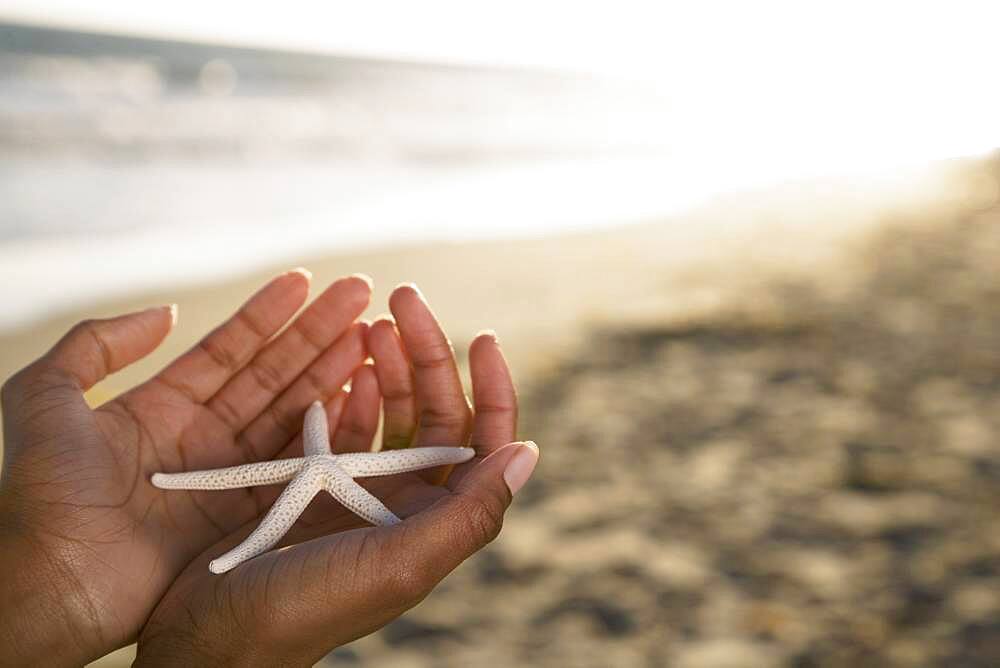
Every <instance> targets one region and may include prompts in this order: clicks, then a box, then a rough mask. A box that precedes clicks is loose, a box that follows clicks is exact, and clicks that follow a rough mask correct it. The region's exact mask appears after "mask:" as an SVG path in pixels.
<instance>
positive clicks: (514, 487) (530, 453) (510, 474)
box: [503, 441, 538, 494]
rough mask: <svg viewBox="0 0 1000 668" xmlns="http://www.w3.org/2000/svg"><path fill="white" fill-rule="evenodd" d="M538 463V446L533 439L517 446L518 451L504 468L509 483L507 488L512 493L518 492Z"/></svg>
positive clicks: (506, 480)
mask: <svg viewBox="0 0 1000 668" xmlns="http://www.w3.org/2000/svg"><path fill="white" fill-rule="evenodd" d="M537 463H538V446H537V445H535V443H534V442H533V441H525V442H524V443H521V444H520V445H519V446H517V452H515V453H514V456H513V457H511V458H510V461H508V462H507V468H505V469H504V470H503V481H504V482H505V483H507V489H509V490H510V493H511V494H517V492H518V490H519V489H521V488H522V487H524V483H526V482H528V478H530V477H531V473H532V471H534V470H535V465H536V464H537Z"/></svg>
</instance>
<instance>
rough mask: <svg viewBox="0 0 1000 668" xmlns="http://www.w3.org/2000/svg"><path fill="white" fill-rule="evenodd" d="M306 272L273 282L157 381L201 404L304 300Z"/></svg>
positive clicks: (238, 368) (307, 275)
mask: <svg viewBox="0 0 1000 668" xmlns="http://www.w3.org/2000/svg"><path fill="white" fill-rule="evenodd" d="M310 276H311V274H310V273H309V272H308V271H306V270H305V269H295V270H293V271H289V272H286V273H284V274H282V275H281V276H277V277H276V278H274V279H272V280H271V281H270V282H269V283H268V284H267V285H265V286H264V287H263V288H261V289H260V290H258V291H257V293H256V294H254V296H252V297H251V298H250V299H248V300H247V301H246V303H244V304H243V306H241V307H240V309H239V310H238V311H237V312H236V314H235V315H234V316H233V317H232V318H230V319H229V320H227V321H226V322H224V323H223V324H222V325H220V326H219V327H217V328H216V329H214V330H213V331H212V332H211V333H209V334H208V336H206V337H205V338H203V339H202V340H201V341H199V342H198V343H197V344H196V345H195V347H194V348H192V349H191V350H189V351H188V352H186V353H184V354H183V355H181V356H180V357H178V358H177V359H176V360H174V361H173V362H172V363H171V364H170V365H169V366H167V367H166V368H165V369H163V371H161V372H160V373H159V374H158V375H157V376H156V378H157V380H159V381H161V382H163V383H165V384H166V385H169V386H170V387H173V388H176V389H178V390H179V391H181V392H183V393H184V394H185V395H186V396H187V397H189V398H190V399H191V400H192V401H193V402H195V403H203V402H204V401H206V400H207V399H208V398H209V397H211V396H212V395H213V394H215V393H216V392H218V391H219V388H221V387H222V386H223V385H224V384H225V383H226V381H228V380H229V379H230V378H232V377H233V376H234V375H235V374H236V373H237V372H238V371H239V370H240V369H242V368H243V367H244V366H245V365H246V363H247V362H249V361H250V359H251V358H252V357H253V355H254V353H256V352H257V351H258V350H259V349H260V348H261V346H263V345H264V344H265V343H267V341H268V339H270V338H271V337H272V336H274V334H275V333H276V332H277V331H278V330H279V329H281V327H282V326H283V325H284V324H285V323H286V322H288V319H289V318H291V317H292V316H293V315H295V312H296V311H298V310H299V308H300V307H301V306H302V304H303V303H305V300H306V297H308V296H309V278H310Z"/></svg>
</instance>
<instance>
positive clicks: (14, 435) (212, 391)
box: [0, 272, 526, 665]
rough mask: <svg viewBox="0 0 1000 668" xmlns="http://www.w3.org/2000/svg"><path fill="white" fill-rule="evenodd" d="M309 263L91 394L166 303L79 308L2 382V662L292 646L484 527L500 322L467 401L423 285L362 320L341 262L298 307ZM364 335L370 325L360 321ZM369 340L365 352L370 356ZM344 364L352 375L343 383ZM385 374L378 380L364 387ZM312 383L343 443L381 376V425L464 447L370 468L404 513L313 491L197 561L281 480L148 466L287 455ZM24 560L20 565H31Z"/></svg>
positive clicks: (375, 622) (402, 586)
mask: <svg viewBox="0 0 1000 668" xmlns="http://www.w3.org/2000/svg"><path fill="white" fill-rule="evenodd" d="M307 293H308V278H307V277H306V276H305V275H304V274H302V273H298V272H290V273H288V274H284V275H282V276H279V277H277V278H276V279H274V280H273V281H271V282H270V283H269V284H268V285H266V286H265V287H264V288H262V289H261V290H260V291H259V292H258V293H257V294H256V295H254V297H252V298H251V299H250V300H249V301H248V302H247V303H246V304H245V305H244V306H243V307H242V308H241V310H240V311H239V312H238V313H237V314H236V315H235V316H233V318H231V319H230V320H229V321H227V322H226V323H224V324H223V325H221V326H220V327H219V328H218V329H216V330H215V331H213V332H212V333H210V334H209V335H208V336H207V337H206V338H205V339H204V340H203V341H202V342H201V343H199V344H198V345H197V346H196V347H195V348H193V349H192V350H191V351H189V352H188V353H186V354H185V355H182V356H181V357H180V358H178V359H177V360H175V361H174V362H173V363H171V364H170V365H169V366H168V367H166V368H165V369H164V370H163V371H161V372H160V373H159V374H157V375H156V376H155V377H154V378H152V379H151V380H150V381H148V382H146V383H144V384H142V385H140V386H138V387H136V388H134V389H132V390H131V391H129V392H127V393H125V394H124V395H122V396H121V397H119V398H117V399H115V400H114V401H112V402H109V403H108V404H105V405H103V406H101V407H100V408H98V409H96V410H92V409H90V408H89V407H88V406H87V404H86V403H85V401H84V399H83V392H84V391H85V390H86V389H87V388H89V387H91V386H92V385H94V384H95V383H96V382H98V381H99V380H101V379H102V378H103V377H104V376H106V375H108V374H109V373H113V372H114V371H116V370H118V369H121V368H123V367H124V366H127V365H128V364H131V363H132V362H134V361H136V360H138V359H140V358H141V357H143V356H144V355H146V354H148V353H149V352H151V351H152V350H153V349H155V348H156V346H157V345H159V343H160V342H161V341H162V340H163V338H164V337H165V336H166V335H167V333H168V332H169V330H170V328H171V317H170V312H169V309H150V310H148V311H143V312H140V313H135V314H131V315H127V316H122V317H119V318H115V319H111V320H104V321H91V322H87V323H82V324H81V325H79V326H78V327H76V328H74V329H73V330H72V331H71V332H70V333H69V334H67V335H66V337H64V338H63V339H62V340H61V341H60V342H59V343H58V344H56V346H55V347H54V348H53V349H52V350H51V351H50V352H49V353H47V354H46V355H45V356H44V357H42V358H41V359H39V360H38V361H36V362H35V363H33V364H31V365H30V366H28V367H26V368H25V369H24V370H22V371H21V372H19V373H18V374H16V375H15V376H14V377H13V378H12V379H10V381H8V383H7V384H6V385H5V386H4V388H3V410H4V442H5V453H4V471H3V478H2V485H0V522H2V524H0V560H2V562H3V564H2V567H0V590H2V591H4V592H5V603H4V614H3V615H0V664H4V665H6V664H18V665H20V664H39V663H45V665H77V664H80V663H84V662H86V661H89V660H91V659H94V658H96V657H99V656H102V655H103V654H106V653H108V652H110V651H112V650H113V649H115V648H117V647H121V646H123V645H125V644H127V643H128V642H131V641H134V640H136V639H138V641H139V655H138V660H137V662H138V663H140V664H143V663H148V664H157V663H161V664H167V663H172V664H176V663H179V662H183V663H186V664H200V663H208V662H211V663H213V664H237V663H238V664H240V665H252V664H268V665H274V664H276V663H281V664H282V665H296V664H302V665H307V664H311V663H312V662H314V661H316V660H317V659H318V658H320V657H321V656H323V655H324V654H325V653H327V652H328V651H329V650H330V649H332V648H333V647H335V646H337V645H339V644H342V643H344V642H347V641H350V640H352V639H354V638H357V637H359V636H362V635H364V634H366V633H369V632H371V631H372V630H374V629H376V628H378V627H379V626H382V625H383V624H385V623H386V622H388V621H390V620H391V619H393V618H394V617H396V616H397V615H399V614H400V613H401V612H403V611H404V610H406V609H407V608H409V607H411V606H412V605H414V604H415V603H417V602H418V601H419V600H421V599H422V598H423V597H424V596H426V595H427V593H428V592H429V591H430V590H431V589H432V588H433V587H434V585H435V584H436V583H437V582H438V581H440V579H441V578H443V577H444V576H445V575H447V573H448V572H450V571H451V570H452V569H453V568H454V567H455V566H457V565H458V564H459V563H460V562H461V561H462V560H463V559H464V558H465V557H467V556H468V555H470V554H472V553H474V552H475V551H476V550H478V549H479V548H481V547H482V546H483V545H485V544H486V543H487V542H489V541H490V540H491V539H492V538H493V537H495V536H496V534H497V533H498V532H499V530H500V522H501V519H502V516H503V512H504V510H505V509H506V507H507V505H508V504H509V502H510V491H509V489H508V488H507V485H506V484H505V482H504V479H503V471H504V469H505V467H506V464H507V463H508V461H509V460H510V459H512V458H513V457H514V456H519V457H524V456H525V455H523V454H521V452H522V451H524V450H526V448H525V447H524V446H519V445H512V446H508V447H503V446H504V445H505V444H507V443H509V442H511V441H513V440H514V432H515V425H516V398H515V394H514V388H513V384H512V383H511V380H510V375H509V373H508V371H507V367H506V363H505V362H504V361H503V356H502V354H501V353H500V350H499V347H498V346H497V343H496V340H495V338H494V337H492V336H491V335H481V336H480V337H477V339H476V340H475V341H474V342H473V344H472V346H471V349H470V365H471V367H472V375H473V392H474V395H475V401H476V406H477V414H476V416H475V418H473V416H472V412H471V411H470V409H469V405H468V402H467V400H466V399H465V395H464V393H463V391H462V386H461V382H460V381H459V376H458V372H457V367H456V365H455V361H454V355H453V353H452V351H451V348H450V345H449V344H448V342H447V339H446V338H445V336H444V334H443V333H442V332H441V330H440V327H439V326H438V324H437V321H436V320H435V319H434V316H433V314H432V313H431V312H430V310H429V308H428V307H427V306H426V303H425V302H424V301H423V299H422V298H421V296H420V294H419V292H417V291H416V290H415V289H414V288H412V287H405V286H404V287H400V288H398V289H397V290H396V291H395V292H394V293H393V295H392V298H391V299H390V305H391V308H392V310H393V313H394V314H395V316H396V318H397V320H398V322H399V329H398V333H397V329H396V328H395V327H394V326H393V323H392V322H391V321H388V320H381V321H379V322H377V323H376V324H375V325H374V326H373V327H372V328H370V331H369V328H368V327H367V326H366V325H365V324H364V323H356V322H355V320H356V318H357V317H358V315H359V314H360V313H361V312H362V311H363V310H364V308H365V307H366V306H367V304H368V300H369V296H370V289H369V286H368V284H367V283H366V282H365V281H364V280H363V279H360V278H357V277H348V278H345V279H341V280H340V281H337V282H335V283H334V284H333V285H331V286H330V288H328V289H327V290H326V291H325V292H324V293H323V294H322V295H320V296H319V297H318V298H317V299H316V300H315V301H314V302H313V303H312V304H311V305H310V306H309V307H308V308H307V309H305V310H304V311H303V312H302V313H301V314H300V315H299V316H298V317H297V318H296V319H295V320H294V321H292V323H291V324H290V325H289V326H288V327H287V328H285V329H284V330H283V331H281V333H280V334H278V335H277V336H275V334H276V333H277V332H279V330H282V327H284V326H285V325H286V324H287V323H288V321H289V319H290V318H292V316H293V315H294V314H295V312H296V311H297V310H298V309H299V308H300V307H301V306H302V305H303V303H304V302H305V300H306V296H307ZM366 339H370V341H366ZM369 345H370V347H371V348H372V350H373V356H374V357H375V367H374V368H373V367H372V366H370V365H366V364H365V363H364V361H365V358H366V356H367V354H368V353H367V348H368V347H369ZM349 378H350V379H352V391H351V392H350V393H345V392H344V391H343V390H342V389H341V388H342V385H343V384H344V382H345V381H346V380H347V379H349ZM380 383H381V387H380ZM317 396H319V397H321V398H322V399H323V400H324V401H325V402H326V406H327V412H328V415H329V416H330V418H331V419H330V423H331V425H335V426H334V427H332V429H331V431H332V441H333V447H334V449H335V450H337V451H350V450H361V449H367V447H368V446H369V444H370V443H371V441H372V438H373V435H374V432H375V428H376V426H377V422H378V410H379V404H380V400H381V397H382V396H385V397H386V398H387V400H386V408H385V413H386V421H387V423H391V424H392V425H393V431H392V434H391V435H390V434H389V433H388V431H387V438H390V437H391V438H392V439H393V442H392V443H391V445H394V446H399V445H404V444H405V443H404V441H403V437H402V434H403V432H404V431H405V432H407V433H409V434H412V435H413V438H412V439H411V441H412V443H413V444H415V445H427V444H432V443H433V444H435V445H441V444H453V445H462V444H465V443H467V442H468V440H469V436H470V433H471V434H472V436H473V443H475V444H476V448H477V451H478V455H477V457H476V458H475V459H474V460H473V461H472V462H469V463H467V464H464V465H462V466H461V467H458V468H456V469H455V470H454V471H453V472H452V474H451V475H450V476H448V477H447V482H446V484H445V485H444V486H439V485H437V484H435V483H437V482H440V481H442V480H444V479H445V477H446V474H447V472H446V471H437V472H432V473H431V474H423V475H421V474H409V475H401V476H394V477H390V478H380V479H374V480H372V481H371V484H370V485H369V487H370V488H371V489H372V491H373V492H374V493H375V494H376V495H378V496H379V497H380V498H382V499H383V500H384V501H385V502H386V504H387V505H388V506H389V507H390V508H391V509H392V510H393V511H394V512H396V514H398V515H399V516H401V517H403V518H404V522H403V523H401V524H399V525H397V526H394V527H384V528H375V527H370V526H365V525H364V523H363V522H361V521H360V520H358V518H356V517H355V516H353V515H351V514H350V513H348V512H347V511H345V510H344V509H343V508H341V507H340V506H339V505H337V504H336V503H334V502H333V501H332V499H325V498H322V497H320V498H318V499H317V501H316V502H314V503H313V504H312V506H310V508H309V510H308V511H307V513H306V514H305V515H304V516H303V519H302V520H301V521H300V522H299V523H298V524H297V525H296V527H295V528H294V529H293V531H292V532H290V533H289V535H288V536H287V537H286V538H285V541H284V542H283V543H282V545H287V546H289V547H287V548H286V549H282V550H280V551H276V552H270V553H268V554H265V555H262V556H260V557H258V558H256V559H253V560H250V561H249V562H246V563H244V564H242V565H240V566H239V567H237V568H236V569H234V570H233V571H231V572H229V573H227V574H225V575H222V576H218V575H213V574H211V573H210V572H209V571H208V562H209V561H210V560H211V559H212V558H214V557H216V556H218V555H219V554H221V553H222V552H224V551H225V550H227V549H229V548H230V547H232V546H233V545H235V544H237V543H238V542H239V541H241V540H242V539H243V538H244V537H245V536H246V535H247V534H248V533H249V532H250V531H251V530H252V528H253V527H254V526H255V525H256V523H257V521H258V520H259V518H260V516H261V515H262V513H263V512H265V511H266V510H267V508H268V507H269V506H270V504H271V503H272V502H273V500H274V499H275V498H276V496H277V494H278V493H280V491H281V488H280V487H278V486H270V487H261V488H255V489H252V490H243V489H240V490H231V491H225V492H221V491H217V492H185V491H166V490H159V489H156V488H154V487H153V486H152V485H151V484H150V483H149V477H150V475H151V474H152V473H153V472H155V471H183V470H195V469H205V468H217V467H221V466H230V465H234V464H240V463H244V462H249V461H259V460H262V459H269V458H273V457H287V456H295V455H296V454H301V439H300V437H299V435H298V431H299V429H300V428H301V421H302V417H303V414H304V412H305V409H306V408H307V407H308V405H309V403H311V402H312V401H313V400H314V399H315V398H316V397H317ZM29 567H30V568H29Z"/></svg>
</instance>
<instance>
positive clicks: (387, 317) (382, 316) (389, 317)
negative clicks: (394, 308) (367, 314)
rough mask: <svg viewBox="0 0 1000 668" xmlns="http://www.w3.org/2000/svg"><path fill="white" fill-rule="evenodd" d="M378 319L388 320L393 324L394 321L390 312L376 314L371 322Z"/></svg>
mask: <svg viewBox="0 0 1000 668" xmlns="http://www.w3.org/2000/svg"><path fill="white" fill-rule="evenodd" d="M379 320H388V321H389V322H391V323H393V324H395V323H396V319H395V318H393V317H392V314H391V313H379V314H378V315H377V316H375V320H374V321H373V322H378V321H379Z"/></svg>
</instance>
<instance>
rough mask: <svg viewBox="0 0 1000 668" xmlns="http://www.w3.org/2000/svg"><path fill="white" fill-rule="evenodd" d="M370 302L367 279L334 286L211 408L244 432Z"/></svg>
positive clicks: (239, 375) (238, 376) (352, 278)
mask: <svg viewBox="0 0 1000 668" xmlns="http://www.w3.org/2000/svg"><path fill="white" fill-rule="evenodd" d="M370 298H371V282H370V279H368V278H367V277H363V276H360V275H355V276H348V277H346V278H342V279H340V280H337V281H334V283H333V284H332V285H331V286H330V287H329V288H327V289H326V290H325V291H324V292H323V294H321V295H320V296H319V297H317V298H316V300H315V301H313V303H312V304H310V305H309V307H308V308H307V309H306V310H305V311H303V312H302V314H301V315H300V316H299V317H297V318H296V319H295V320H294V321H292V323H291V324H290V325H289V326H288V328H287V329H285V331H284V332H282V333H281V334H280V335H279V336H278V337H277V338H275V339H274V340H273V341H271V342H270V343H268V344H267V345H266V346H265V347H264V348H263V349H262V350H261V351H260V352H259V353H257V355H255V356H254V358H253V359H252V360H250V362H249V363H248V364H247V365H246V367H245V368H244V369H242V370H241V371H240V372H239V373H237V374H236V376H234V377H233V378H232V379H231V380H230V381H229V382H227V383H226V384H225V386H223V388H222V389H221V390H219V391H218V392H217V393H216V394H215V395H214V396H212V398H211V399H209V401H208V403H207V404H206V405H207V406H208V407H209V408H210V409H211V410H212V411H213V412H214V413H216V414H217V415H218V416H219V417H220V418H221V419H222V420H223V421H224V422H225V423H226V424H227V425H228V426H229V428H230V429H232V430H233V432H234V433H235V432H239V431H241V430H242V429H243V428H244V427H246V426H247V425H248V424H250V422H251V421H252V420H253V419H254V418H255V417H256V416H257V415H259V414H260V412H261V411H262V410H264V408H265V407H267V405H268V404H270V403H271V402H272V401H273V400H274V398H275V397H276V396H278V395H279V394H281V392H282V391H284V389H285V388H286V387H288V385H289V384H291V382H292V381H293V380H295V379H296V378H297V377H298V375H299V374H300V373H302V371H304V370H305V369H306V368H307V367H308V366H309V364H310V363H311V362H312V361H313V360H315V359H316V358H317V357H319V356H320V355H321V354H322V353H323V351H325V350H326V349H327V348H328V347H329V346H330V344H331V343H333V342H334V341H336V340H337V339H338V338H339V337H340V336H341V335H342V334H343V333H344V332H345V331H346V330H347V328H348V327H350V326H351V323H353V322H354V320H355V319H356V318H357V317H358V316H359V315H361V312H362V311H364V310H365V307H367V306H368V301H369V299H370ZM316 398H317V397H312V399H311V400H310V402H309V403H311V402H312V401H313V400H315V399H316ZM307 405H308V404H307Z"/></svg>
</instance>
